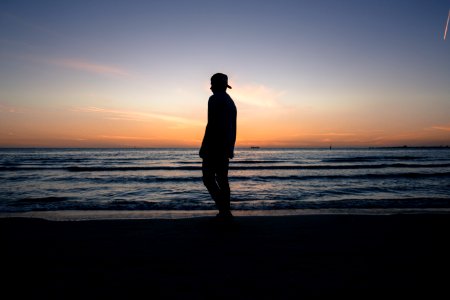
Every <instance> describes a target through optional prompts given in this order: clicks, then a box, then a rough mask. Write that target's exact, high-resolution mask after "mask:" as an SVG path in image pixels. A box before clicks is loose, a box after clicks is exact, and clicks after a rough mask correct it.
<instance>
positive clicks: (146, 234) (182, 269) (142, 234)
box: [0, 213, 450, 299]
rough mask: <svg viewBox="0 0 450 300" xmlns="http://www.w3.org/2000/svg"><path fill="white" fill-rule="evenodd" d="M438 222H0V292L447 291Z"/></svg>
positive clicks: (160, 295)
mask: <svg viewBox="0 0 450 300" xmlns="http://www.w3.org/2000/svg"><path fill="white" fill-rule="evenodd" d="M449 228H450V214H447V213H445V214H435V213H434V214H430V213H428V214H417V213H415V214H392V215H357V214H347V215H345V214H342V215H339V214H329V215H328V214H322V215H313V214H310V215H299V216H238V217H236V218H235V220H234V221H233V222H232V223H221V222H217V221H215V220H214V218H213V217H198V218H186V219H171V220H160V219H134V220H96V221H48V220H44V219H37V218H0V230H1V231H0V232H1V239H2V253H3V254H2V258H3V260H4V261H5V264H4V266H3V274H4V275H5V276H4V277H5V279H4V280H3V282H2V285H3V288H2V289H3V291H4V294H6V292H12V293H13V295H14V296H15V297H14V298H20V297H21V296H34V297H39V298H40V297H58V298H60V299H65V298H79V299H81V298H83V299H86V298H96V299H98V298H122V299H130V298H147V299H301V298H303V299H310V298H324V297H326V298H328V297H336V296H347V297H352V298H359V299H367V298H379V297H384V296H392V295H394V294H395V295H396V296H400V297H402V298H404V297H408V296H418V295H422V296H427V297H428V298H430V297H431V298H433V296H439V297H440V298H446V297H448V296H449V294H450V292H449V290H450V288H449V286H450V284H449V282H450V280H449V279H450V275H449V274H450V272H449V267H450V258H449V253H450V251H449V250H450V246H449V245H448V241H447V240H448V232H449Z"/></svg>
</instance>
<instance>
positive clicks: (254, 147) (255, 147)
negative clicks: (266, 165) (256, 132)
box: [250, 146, 259, 149]
mask: <svg viewBox="0 0 450 300" xmlns="http://www.w3.org/2000/svg"><path fill="white" fill-rule="evenodd" d="M250 149H259V146H251V147H250Z"/></svg>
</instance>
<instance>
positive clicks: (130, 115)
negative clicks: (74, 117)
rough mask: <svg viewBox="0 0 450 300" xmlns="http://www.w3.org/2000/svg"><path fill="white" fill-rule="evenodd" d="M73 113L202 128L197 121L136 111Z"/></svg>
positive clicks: (98, 109)
mask: <svg viewBox="0 0 450 300" xmlns="http://www.w3.org/2000/svg"><path fill="white" fill-rule="evenodd" d="M73 111H76V112H88V113H100V114H103V115H104V118H105V119H110V120H123V121H141V122H142V121H144V122H145V121H150V120H152V119H158V120H163V121H166V122H169V123H174V124H177V125H191V126H203V125H204V124H203V122H200V121H198V120H193V119H188V118H183V117H178V116H173V115H168V114H160V113H145V112H136V111H127V110H115V109H106V108H100V107H95V106H91V107H84V108H83V107H82V108H75V109H73Z"/></svg>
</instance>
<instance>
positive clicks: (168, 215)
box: [0, 208, 450, 221]
mask: <svg viewBox="0 0 450 300" xmlns="http://www.w3.org/2000/svg"><path fill="white" fill-rule="evenodd" d="M232 213H233V215H235V216H236V217H282V216H305V215H396V214H450V208H366V209H365V208H353V209H291V210H288V209H284V210H234V211H232ZM216 214H217V211H216V210H190V211H187V210H55V211H29V212H0V219H4V218H37V219H44V220H49V221H95V220H140V219H154V220H177V219H191V218H201V217H214V216H215V215H216Z"/></svg>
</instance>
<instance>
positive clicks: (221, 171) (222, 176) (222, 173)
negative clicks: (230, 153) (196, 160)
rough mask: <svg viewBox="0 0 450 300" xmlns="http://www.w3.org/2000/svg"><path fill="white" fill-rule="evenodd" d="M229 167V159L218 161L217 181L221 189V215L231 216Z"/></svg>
mask: <svg viewBox="0 0 450 300" xmlns="http://www.w3.org/2000/svg"><path fill="white" fill-rule="evenodd" d="M228 166H229V160H228V159H227V158H225V159H221V160H219V161H217V167H216V180H217V184H218V186H219V189H220V202H221V205H220V207H221V209H220V213H222V214H225V215H231V213H230V184H229V182H228Z"/></svg>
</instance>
